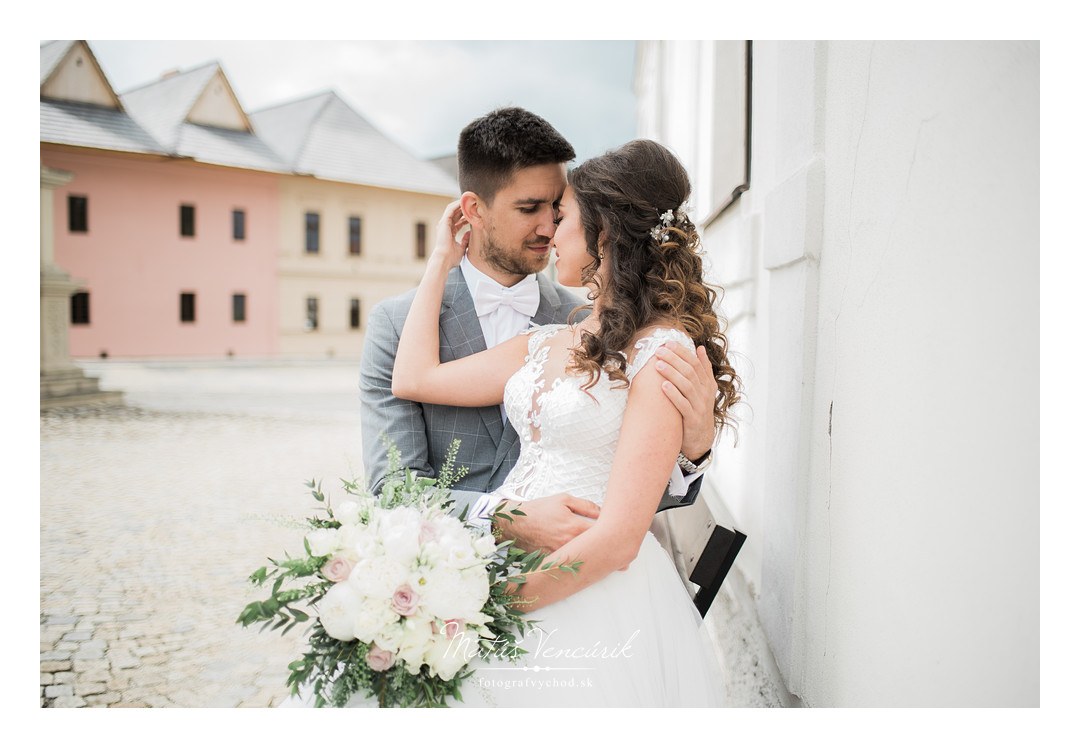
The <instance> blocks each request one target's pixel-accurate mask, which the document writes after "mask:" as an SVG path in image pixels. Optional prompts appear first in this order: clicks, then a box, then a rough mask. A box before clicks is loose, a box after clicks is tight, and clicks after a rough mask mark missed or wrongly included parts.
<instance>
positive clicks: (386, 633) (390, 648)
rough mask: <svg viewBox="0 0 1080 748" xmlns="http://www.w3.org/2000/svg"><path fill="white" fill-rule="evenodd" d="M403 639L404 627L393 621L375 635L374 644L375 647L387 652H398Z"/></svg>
mask: <svg viewBox="0 0 1080 748" xmlns="http://www.w3.org/2000/svg"><path fill="white" fill-rule="evenodd" d="M404 638H405V627H404V625H403V624H402V623H400V622H398V621H395V622H394V623H391V624H389V625H387V626H383V627H382V628H381V629H380V630H379V632H378V633H377V634H375V638H374V640H373V641H374V642H375V645H376V646H377V647H381V648H382V649H385V650H386V651H387V652H394V653H396V652H397V651H398V648H399V647H400V646H401V642H402V640H403V639H404Z"/></svg>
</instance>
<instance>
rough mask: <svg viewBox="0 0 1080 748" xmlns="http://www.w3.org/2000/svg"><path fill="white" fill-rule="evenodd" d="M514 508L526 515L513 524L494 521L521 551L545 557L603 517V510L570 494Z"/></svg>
mask: <svg viewBox="0 0 1080 748" xmlns="http://www.w3.org/2000/svg"><path fill="white" fill-rule="evenodd" d="M512 508H516V509H518V510H519V511H522V512H524V513H525V514H524V515H520V514H515V515H514V516H513V521H512V522H511V521H507V520H504V519H499V518H496V519H494V520H493V521H494V522H497V523H498V528H499V530H501V532H502V535H503V536H504V537H508V538H511V539H513V541H514V544H515V545H516V546H517V547H518V548H522V549H523V550H526V551H535V550H541V551H544V552H545V553H551V552H553V551H555V550H556V549H558V548H561V547H562V546H564V545H566V544H567V543H569V542H570V541H571V540H573V539H574V538H576V537H577V536H578V535H580V534H581V533H583V532H584V531H585V530H587V529H588V528H589V527H590V526H591V525H592V523H593V520H595V519H596V518H597V517H599V516H600V507H598V506H597V505H596V504H594V503H593V502H591V501H587V500H585V499H579V498H578V497H576V496H572V495H570V494H568V493H559V494H555V495H553V496H545V497H543V498H540V499H533V500H532V501H526V502H522V503H520V504H516V505H515V506H513V507H512Z"/></svg>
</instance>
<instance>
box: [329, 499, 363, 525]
mask: <svg viewBox="0 0 1080 748" xmlns="http://www.w3.org/2000/svg"><path fill="white" fill-rule="evenodd" d="M334 519H336V520H337V521H338V522H340V523H341V524H343V525H355V524H357V523H358V522H359V521H360V505H359V504H357V503H356V502H355V501H343V502H341V504H340V505H338V508H337V509H335V510H334Z"/></svg>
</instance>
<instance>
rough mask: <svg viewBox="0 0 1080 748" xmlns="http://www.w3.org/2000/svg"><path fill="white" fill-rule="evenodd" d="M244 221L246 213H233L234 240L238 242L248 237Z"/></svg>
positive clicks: (239, 211) (238, 211) (237, 211)
mask: <svg viewBox="0 0 1080 748" xmlns="http://www.w3.org/2000/svg"><path fill="white" fill-rule="evenodd" d="M244 219H245V216H244V211H242V210H234V211H233V212H232V238H233V239H235V240H236V241H243V240H244V239H245V238H246V236H247V233H246V229H247V227H246V226H245V225H244Z"/></svg>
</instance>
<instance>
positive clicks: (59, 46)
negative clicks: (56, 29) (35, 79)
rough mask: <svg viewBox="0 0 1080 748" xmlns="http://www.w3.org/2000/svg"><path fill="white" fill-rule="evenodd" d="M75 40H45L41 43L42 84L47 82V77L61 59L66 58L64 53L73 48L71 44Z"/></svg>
mask: <svg viewBox="0 0 1080 748" xmlns="http://www.w3.org/2000/svg"><path fill="white" fill-rule="evenodd" d="M74 43H75V42H73V41H71V40H67V41H64V40H60V41H55V42H45V43H44V44H42V45H41V84H42V85H43V84H44V83H45V79H46V78H48V77H49V76H50V75H51V74H52V71H53V70H54V69H55V68H56V66H57V65H58V64H59V63H60V60H62V59H64V55H66V54H67V51H68V50H69V49H71V45H72V44H74Z"/></svg>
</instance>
